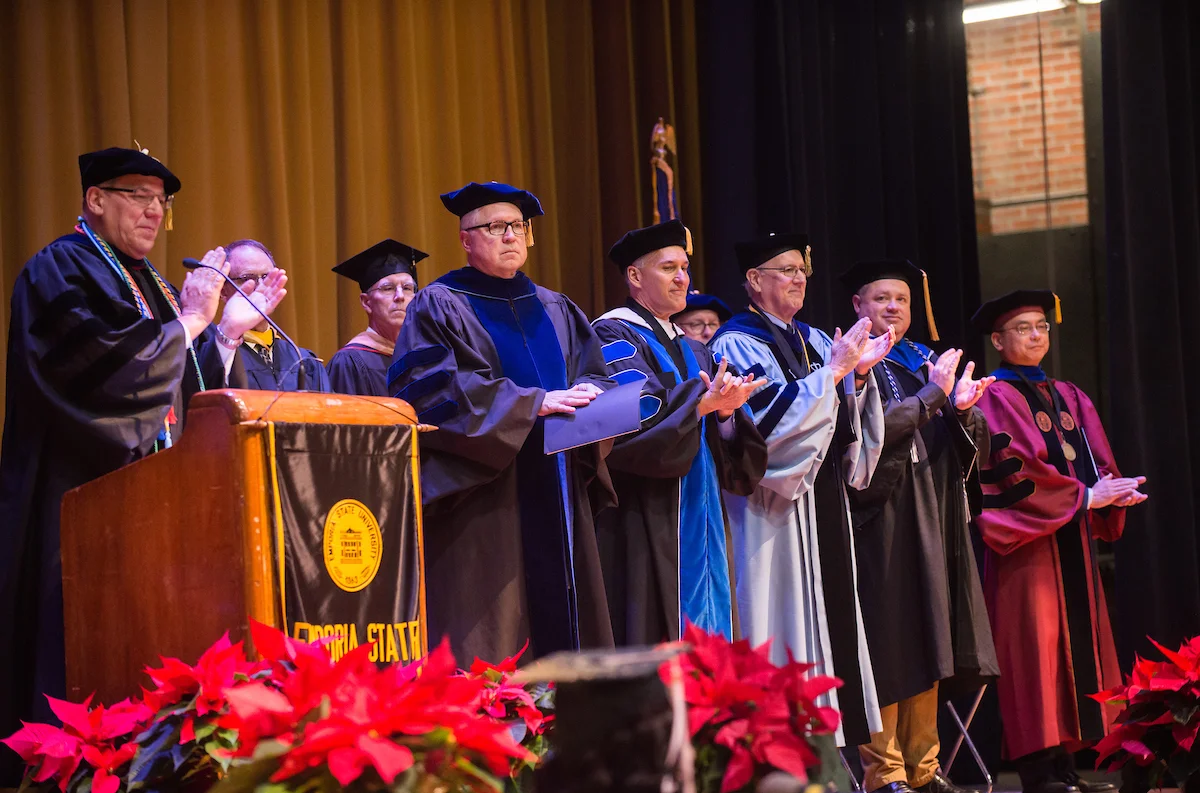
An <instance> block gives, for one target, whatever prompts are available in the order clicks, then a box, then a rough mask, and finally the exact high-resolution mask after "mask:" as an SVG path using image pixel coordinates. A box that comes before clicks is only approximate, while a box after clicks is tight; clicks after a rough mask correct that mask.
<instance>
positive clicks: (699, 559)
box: [626, 323, 733, 639]
mask: <svg viewBox="0 0 1200 793" xmlns="http://www.w3.org/2000/svg"><path fill="white" fill-rule="evenodd" d="M626 324H627V325H628V326H629V327H631V328H633V329H634V330H636V331H637V332H638V333H639V334H641V336H642V338H643V339H645V341H646V343H647V344H648V345H649V346H650V349H651V350H652V351H653V352H654V357H655V359H656V360H657V361H658V365H659V366H660V367H661V369H662V371H667V372H671V373H673V374H674V375H675V378H676V381H677V382H679V383H683V382H684V381H685V380H691V379H693V378H696V377H699V376H700V364H699V362H698V361H697V360H696V356H695V355H694V354H693V353H692V348H691V345H689V344H686V343H684V344H682V345H681V346H682V348H683V359H684V362H685V363H686V364H687V373H686V375H685V376H680V373H679V372H678V371H677V370H676V369H675V364H674V363H673V362H672V360H671V356H670V354H669V353H668V352H667V351H666V350H665V349H663V346H662V345H661V344H659V343H658V339H656V338H655V336H654V333H653V331H651V330H650V329H649V328H644V327H642V326H640V325H634V324H632V323H626ZM707 421H708V418H707V417H706V418H704V419H701V426H700V432H701V437H702V438H703V437H705V435H704V431H705V429H706V425H705V424H704V422H707ZM678 538H679V540H678V543H679V544H678V553H679V557H678V563H679V580H678V582H677V585H678V587H679V625H680V629H681V630H682V628H683V624H684V619H689V620H691V621H692V622H694V623H695V624H696V625H697V626H698V627H700V628H703V629H704V630H706V631H709V632H720V633H721V634H722V635H724V636H725V637H726V638H727V639H732V638H733V599H732V595H731V593H730V589H729V560H728V549H727V548H726V547H725V517H724V515H723V514H722V512H721V493H720V486H719V484H718V482H717V468H716V463H715V462H714V461H713V456H712V451H711V450H710V449H709V448H708V444H707V443H706V442H703V441H702V442H701V443H700V452H699V454H697V455H696V458H695V459H694V460H693V461H692V467H691V468H690V469H689V470H688V472H687V473H686V474H684V476H683V478H682V479H680V481H679V526H678Z"/></svg>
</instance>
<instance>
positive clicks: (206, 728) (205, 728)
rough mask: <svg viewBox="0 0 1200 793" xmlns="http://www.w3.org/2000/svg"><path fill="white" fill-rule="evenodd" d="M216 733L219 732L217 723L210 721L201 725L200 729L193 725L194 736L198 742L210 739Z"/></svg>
mask: <svg viewBox="0 0 1200 793" xmlns="http://www.w3.org/2000/svg"><path fill="white" fill-rule="evenodd" d="M216 731H217V723H216V722H215V721H210V722H208V723H207V724H201V725H200V726H198V727H197V726H196V725H194V724H193V725H192V736H193V737H194V738H195V739H196V740H197V741H203V740H204V739H205V738H207V737H209V736H210V735H212V734H213V733H214V732H216Z"/></svg>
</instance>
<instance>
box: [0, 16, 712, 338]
mask: <svg viewBox="0 0 1200 793" xmlns="http://www.w3.org/2000/svg"><path fill="white" fill-rule="evenodd" d="M693 29H694V20H693V11H692V0H491V2H484V1H483V0H410V1H409V2H404V1H403V0H340V1H339V0H257V1H255V2H251V1H249V0H92V1H90V2H84V1H83V0H75V1H74V2H68V1H67V0H11V1H10V2H5V3H0V255H2V257H3V258H2V260H0V262H2V268H0V270H2V275H3V280H4V290H5V294H6V295H8V294H11V292H12V286H13V282H14V280H15V279H16V277H17V274H18V273H19V272H20V270H21V267H22V266H23V265H24V263H25V261H26V260H27V259H28V258H29V257H30V256H31V255H33V254H34V253H36V252H37V251H38V250H39V249H40V248H41V247H43V246H44V245H46V244H47V243H49V242H50V241H52V240H54V239H55V238H57V237H58V236H60V235H62V234H66V233H68V232H70V230H71V227H72V225H73V223H74V219H75V217H76V215H77V214H78V213H79V207H80V190H79V172H78V168H77V164H76V157H77V155H78V154H79V153H81V152H85V151H91V150H94V149H99V148H103V147H106V146H132V145H133V140H134V139H135V138H136V139H137V140H138V142H139V143H141V145H142V146H144V147H147V148H149V150H150V153H151V154H152V155H154V156H155V157H158V158H159V159H161V160H162V161H163V162H164V163H166V164H167V165H168V166H169V167H170V168H171V170H172V171H174V172H175V173H176V174H177V175H178V176H179V178H180V179H181V180H182V182H183V188H182V190H181V191H180V193H179V195H178V197H177V198H176V201H175V230H174V231H172V232H166V231H162V232H160V235H159V242H158V245H157V246H156V248H155V250H154V252H153V253H152V254H151V257H150V258H151V261H152V262H154V263H155V265H156V266H158V267H159V269H160V270H162V271H164V274H165V275H166V276H167V278H168V279H169V280H171V281H172V282H173V283H176V284H178V283H180V282H181V281H182V278H183V273H184V270H183V268H182V265H181V264H180V261H181V260H182V259H183V257H185V256H195V257H199V256H200V255H202V254H203V253H204V252H205V251H207V250H208V249H210V248H212V247H214V246H216V245H221V244H224V243H226V242H229V241H231V240H234V239H237V238H242V237H252V238H254V239H258V240H260V241H262V242H263V243H264V244H266V245H267V246H268V247H269V248H270V249H271V250H272V251H273V253H274V254H275V258H276V260H277V261H278V262H279V264H280V265H281V266H282V267H285V268H286V269H287V271H288V274H289V277H290V281H289V284H288V297H287V299H286V300H285V301H284V303H283V305H282V306H281V307H280V308H279V310H278V311H277V312H276V314H277V315H276V319H277V320H278V321H279V322H280V324H281V325H283V327H284V328H285V329H287V330H289V331H290V332H292V333H293V335H294V337H295V338H296V341H297V342H298V343H299V344H301V345H302V346H305V347H309V348H311V349H313V350H315V351H316V352H317V354H318V355H319V356H321V357H322V358H325V359H328V357H329V356H331V355H332V354H333V353H334V351H335V350H337V348H338V347H339V346H340V345H341V344H343V343H345V342H346V341H347V340H348V339H349V338H350V337H351V336H353V335H354V334H355V333H357V332H358V331H360V330H361V329H362V327H363V326H364V324H365V322H364V316H363V314H362V311H361V309H360V308H359V306H358V289H357V287H356V286H354V285H352V284H350V283H349V282H348V281H346V280H345V279H341V278H338V277H337V276H335V275H333V274H332V273H331V272H330V268H331V267H332V266H333V265H335V264H337V263H338V262H339V261H342V260H343V259H345V258H347V257H348V256H350V255H351V254H353V253H355V252H357V251H359V250H362V249H363V248H365V247H367V246H368V245H370V244H372V243H374V242H377V241H378V240H380V239H383V238H384V237H389V236H390V237H394V238H396V239H398V240H401V241H403V242H406V243H408V244H410V245H413V246H415V247H417V248H420V249H422V250H425V251H428V252H429V253H430V254H431V256H430V258H429V259H427V260H426V261H424V262H422V263H421V265H420V266H419V268H418V269H419V276H420V278H419V280H420V282H421V283H422V284H424V283H428V282H429V281H431V280H433V279H434V278H436V277H438V276H439V275H441V274H443V273H445V272H447V271H449V270H452V269H455V268H457V267H459V266H461V265H462V264H463V263H464V261H463V256H462V250H461V248H460V247H459V244H458V234H457V228H458V226H457V219H456V218H455V217H454V216H452V215H450V214H449V213H448V212H447V211H446V210H445V209H444V208H443V207H442V205H441V201H440V200H439V199H438V195H439V194H440V193H442V192H445V191H447V190H452V189H454V188H457V187H460V186H461V185H463V184H465V183H466V182H467V181H471V180H474V181H487V180H490V179H495V180H497V181H504V182H511V183H513V184H516V185H519V186H522V187H526V188H528V189H530V190H532V191H533V192H534V193H536V194H537V195H538V196H539V197H540V198H541V201H542V205H543V207H544V208H545V209H546V217H545V218H542V219H539V220H538V221H536V222H535V224H534V225H535V232H536V241H537V244H536V246H535V247H534V248H533V249H532V251H531V252H530V258H529V264H528V265H527V266H526V272H527V273H528V274H529V275H530V276H531V277H532V278H533V279H534V280H536V281H538V282H539V283H541V284H543V285H545V286H547V287H549V288H551V289H558V290H561V291H564V292H566V293H567V294H568V295H570V296H571V297H572V298H573V299H574V300H575V301H576V302H577V303H579V305H580V306H581V307H582V308H583V309H584V311H586V312H589V314H590V315H592V316H595V315H597V314H599V313H600V312H601V311H603V310H604V309H605V308H607V307H609V306H611V305H613V304H615V303H616V302H618V301H619V300H620V299H621V298H622V297H623V295H622V291H623V285H622V283H621V282H620V280H619V279H616V277H615V270H616V268H615V267H614V266H613V265H612V264H610V263H607V261H606V259H605V251H606V250H607V248H608V246H609V245H611V244H612V242H613V241H615V240H616V238H617V237H618V236H619V235H620V234H621V233H623V232H624V231H626V230H628V229H629V228H633V227H635V226H640V225H645V224H646V223H649V222H650V211H651V208H650V192H649V191H650V187H649V165H648V163H649V157H650V151H649V139H650V130H651V127H652V126H653V123H654V121H655V119H657V118H658V116H666V117H667V119H668V120H671V121H673V122H674V123H675V125H676V127H677V129H678V130H679V141H680V147H681V161H680V163H679V167H678V169H677V170H678V172H679V180H680V191H681V198H682V202H683V207H684V219H685V221H687V222H688V223H689V225H691V226H692V227H693V231H695V232H697V234H696V236H697V238H698V239H697V241H698V242H700V240H699V236H700V235H699V233H698V232H699V229H698V225H699V215H700V212H699V206H700V204H699V201H700V180H699V173H698V171H699V165H698V163H699V144H698V141H697V139H696V134H697V127H698V122H697V109H696V104H697V103H696V80H695V52H694V36H693V34H692V30H693ZM0 312H2V314H0V328H3V332H4V333H5V334H7V328H8V301H7V300H4V301H3V303H2V305H0Z"/></svg>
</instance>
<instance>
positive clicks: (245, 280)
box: [229, 270, 272, 286]
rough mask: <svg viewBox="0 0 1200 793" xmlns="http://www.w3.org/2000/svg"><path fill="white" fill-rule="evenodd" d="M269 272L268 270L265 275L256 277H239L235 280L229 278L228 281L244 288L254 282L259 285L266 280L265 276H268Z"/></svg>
mask: <svg viewBox="0 0 1200 793" xmlns="http://www.w3.org/2000/svg"><path fill="white" fill-rule="evenodd" d="M271 272H272V271H271V270H268V271H267V272H265V273H258V274H257V275H253V274H252V275H239V276H238V277H237V278H232V277H231V278H230V279H229V280H230V281H233V282H234V283H235V284H237V285H238V286H245V285H246V284H248V283H250V282H251V281H256V282H258V283H260V284H261V283H262V282H263V281H265V280H267V276H268V275H270V274H271Z"/></svg>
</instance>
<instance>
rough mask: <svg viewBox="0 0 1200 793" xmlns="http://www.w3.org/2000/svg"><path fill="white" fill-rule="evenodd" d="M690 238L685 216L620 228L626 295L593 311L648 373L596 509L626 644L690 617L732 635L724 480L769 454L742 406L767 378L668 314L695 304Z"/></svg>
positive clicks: (625, 370) (609, 341) (636, 370)
mask: <svg viewBox="0 0 1200 793" xmlns="http://www.w3.org/2000/svg"><path fill="white" fill-rule="evenodd" d="M691 247H692V245H691V233H690V232H689V231H688V230H687V228H686V227H685V226H684V225H683V224H682V223H680V222H679V221H678V220H669V221H667V222H666V223H659V224H657V225H654V226H649V227H647V228H643V229H635V230H633V231H631V232H629V233H628V234H626V235H625V236H623V237H622V238H621V239H620V240H618V241H617V243H616V244H615V245H613V246H612V249H611V250H609V252H608V256H609V258H610V259H612V260H613V262H614V263H615V264H616V265H617V266H618V267H620V268H621V274H622V275H623V276H624V277H625V283H626V284H627V285H628V287H629V299H628V300H627V301H626V302H625V305H623V306H621V307H619V308H616V309H613V310H612V311H609V312H608V313H606V314H604V315H603V316H601V317H600V318H599V319H597V320H596V321H595V323H593V327H595V329H596V334H597V335H598V336H599V337H600V341H602V342H604V359H605V361H606V362H607V364H608V368H609V372H610V373H611V375H612V378H613V379H614V380H616V381H617V382H619V383H627V382H629V383H632V382H640V383H641V384H642V387H641V388H642V392H641V409H642V414H641V419H642V422H641V429H640V430H639V431H638V432H637V433H635V434H633V435H626V436H624V437H622V438H618V439H617V441H616V443H615V445H614V446H613V451H612V454H610V455H609V456H608V467H609V470H610V471H611V472H612V478H613V486H614V487H615V488H616V491H617V499H618V504H617V506H616V507H614V508H613V509H610V510H606V511H605V512H604V513H602V514H601V516H600V518H599V521H598V534H599V537H600V553H601V558H602V559H603V560H604V576H605V590H606V592H607V594H608V604H609V611H610V613H611V614H612V619H613V634H614V638H615V639H616V642H617V644H620V645H645V644H658V643H659V642H664V641H674V640H677V639H679V638H681V635H682V631H683V628H684V625H685V622H686V621H691V622H692V623H693V624H695V625H697V626H698V627H700V628H703V629H704V630H706V631H709V632H710V633H720V634H723V635H724V636H725V637H726V638H729V639H732V638H734V625H735V614H734V604H733V598H732V591H731V586H730V576H729V550H728V546H729V543H728V542H727V540H726V534H727V533H728V532H727V527H726V520H725V510H724V507H723V505H722V503H721V489H722V488H724V489H726V490H728V491H731V492H733V493H737V494H738V495H742V496H745V495H749V494H750V493H751V492H752V491H753V490H754V488H755V487H756V486H757V485H758V481H759V480H760V479H762V475H763V471H764V470H765V469H766V466H767V447H766V444H764V443H763V440H762V436H760V435H759V434H758V430H756V429H755V428H754V422H753V421H752V420H751V418H750V416H749V414H748V413H746V412H745V411H744V410H741V407H742V405H744V404H745V402H746V399H748V398H749V396H750V394H751V392H753V391H754V390H755V389H756V388H758V387H759V386H761V385H763V382H764V381H762V380H757V379H755V378H754V377H742V376H740V375H738V374H737V373H736V372H733V371H729V370H728V364H727V363H725V362H723V361H718V360H717V359H716V358H715V357H714V356H713V354H712V353H711V352H710V351H709V350H708V349H707V348H706V347H705V346H704V345H703V343H701V342H698V341H694V340H691V339H688V338H686V337H685V336H684V334H683V331H682V330H681V329H680V328H679V326H678V325H676V324H674V323H673V322H672V321H671V317H672V316H673V315H675V314H677V313H678V312H679V311H680V310H682V309H683V308H685V307H686V305H687V294H688V286H689V284H690V283H691V278H690V276H689V274H688V271H689V268H690V260H689V258H688V257H689V255H690V253H691Z"/></svg>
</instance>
